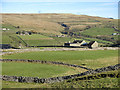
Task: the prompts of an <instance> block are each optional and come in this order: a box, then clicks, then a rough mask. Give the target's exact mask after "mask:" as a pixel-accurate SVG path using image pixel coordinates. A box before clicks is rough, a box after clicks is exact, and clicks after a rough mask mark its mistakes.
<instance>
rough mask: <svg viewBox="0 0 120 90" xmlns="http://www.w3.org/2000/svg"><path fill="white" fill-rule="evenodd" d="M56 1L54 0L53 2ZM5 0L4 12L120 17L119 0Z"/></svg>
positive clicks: (3, 4) (3, 3) (3, 2)
mask: <svg viewBox="0 0 120 90" xmlns="http://www.w3.org/2000/svg"><path fill="white" fill-rule="evenodd" d="M53 1H54V2H53ZM64 1H66V0H64ZM68 1H69V2H68ZM68 1H66V2H63V1H60V0H52V1H51V0H47V1H46V0H44V2H43V0H42V1H41V0H29V1H28V0H21V1H18V0H3V1H2V2H1V4H2V9H1V12H2V13H72V14H78V15H90V16H99V17H106V18H110V17H112V18H116V19H117V18H118V1H117V0H109V1H106V2H105V0H101V1H102V2H97V1H95V0H92V1H88V0H85V1H84V2H83V1H80V0H77V1H76V0H68Z"/></svg>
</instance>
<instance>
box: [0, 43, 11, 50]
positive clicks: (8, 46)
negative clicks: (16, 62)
mask: <svg viewBox="0 0 120 90" xmlns="http://www.w3.org/2000/svg"><path fill="white" fill-rule="evenodd" d="M9 48H11V46H10V44H0V49H9Z"/></svg>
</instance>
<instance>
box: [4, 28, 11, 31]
mask: <svg viewBox="0 0 120 90" xmlns="http://www.w3.org/2000/svg"><path fill="white" fill-rule="evenodd" d="M2 30H3V31H4V30H10V29H9V28H2Z"/></svg>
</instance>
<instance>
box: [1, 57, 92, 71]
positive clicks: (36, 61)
mask: <svg viewBox="0 0 120 90" xmlns="http://www.w3.org/2000/svg"><path fill="white" fill-rule="evenodd" d="M0 61H2V62H7V61H9V62H12V61H16V62H35V63H42V64H57V65H65V66H70V67H78V68H82V69H86V70H92V69H89V68H86V67H83V66H79V65H73V64H66V63H63V62H54V61H41V60H23V59H0Z"/></svg>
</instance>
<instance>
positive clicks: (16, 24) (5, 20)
mask: <svg viewBox="0 0 120 90" xmlns="http://www.w3.org/2000/svg"><path fill="white" fill-rule="evenodd" d="M1 15H2V28H9V29H10V30H9V31H3V35H4V37H5V38H7V39H5V38H3V43H5V44H8V43H9V42H10V43H11V44H13V43H15V44H16V43H23V46H24V45H25V43H24V42H22V41H21V40H20V39H18V37H17V36H16V32H17V31H20V30H22V31H23V30H24V31H32V32H36V33H38V34H41V35H45V36H48V38H49V37H50V38H53V39H51V41H52V40H54V41H53V42H54V45H55V44H56V43H58V44H59V43H61V44H63V43H64V42H66V41H68V40H73V39H70V38H77V39H84V40H88V41H91V40H97V41H99V42H105V43H111V42H115V41H116V40H117V39H118V35H112V34H113V33H115V34H116V33H118V31H119V30H118V20H117V19H113V18H103V17H95V16H87V15H75V14H59V13H58V14H57V13H51V14H47V13H46V14H1ZM61 34H65V35H66V36H68V37H69V38H67V37H66V38H65V39H64V38H61V39H60V38H57V37H55V36H57V35H61ZM8 39H10V40H8ZM32 39H33V38H32ZM62 39H64V40H62ZM15 40H16V42H15ZM56 40H57V41H58V40H59V41H58V42H56ZM8 41H9V42H8ZM34 41H35V40H34ZM43 41H45V40H43ZM51 41H50V42H51ZM61 41H62V42H61ZM28 42H29V43H34V44H35V45H37V44H38V43H35V42H33V40H31V41H28ZM36 42H37V41H36ZM47 42H48V41H47V40H46V42H45V43H47ZM14 46H15V45H14ZM16 46H19V45H18V44H17V45H16Z"/></svg>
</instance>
